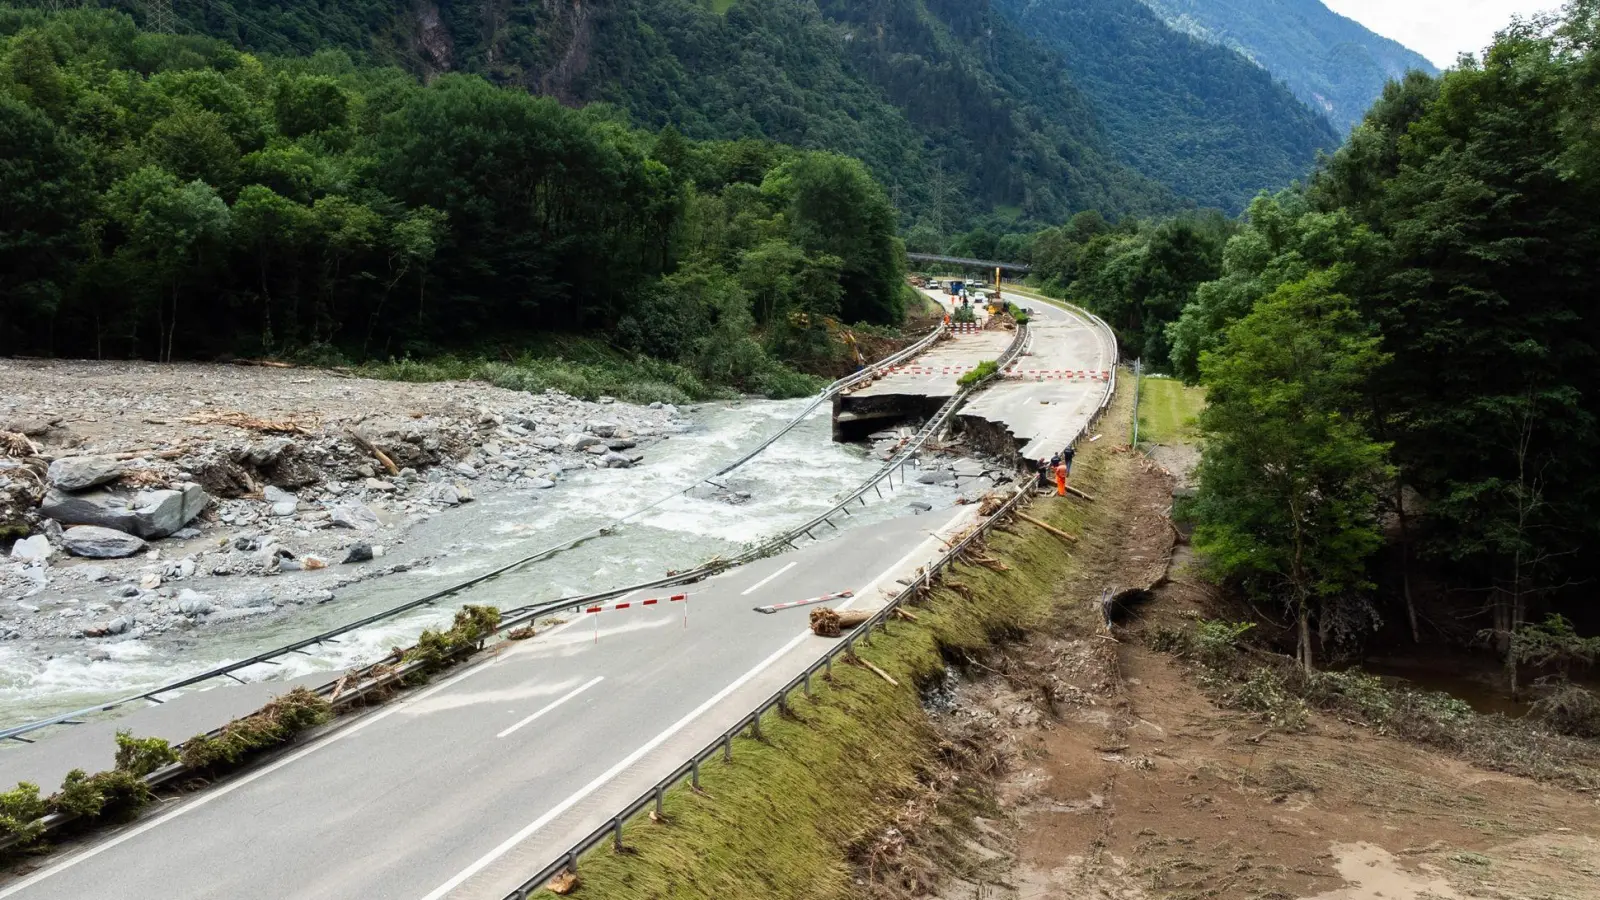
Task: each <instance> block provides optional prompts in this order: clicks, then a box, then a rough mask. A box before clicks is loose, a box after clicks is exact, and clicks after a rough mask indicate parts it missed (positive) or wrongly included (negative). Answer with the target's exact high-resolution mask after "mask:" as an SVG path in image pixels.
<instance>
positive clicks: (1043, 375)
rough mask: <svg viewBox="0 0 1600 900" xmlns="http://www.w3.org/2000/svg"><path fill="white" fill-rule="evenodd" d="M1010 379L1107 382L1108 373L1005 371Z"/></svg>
mask: <svg viewBox="0 0 1600 900" xmlns="http://www.w3.org/2000/svg"><path fill="white" fill-rule="evenodd" d="M1006 375H1007V376H1008V377H1012V378H1031V379H1033V380H1035V381H1109V380H1110V379H1111V373H1110V372H1104V371H1102V372H1087V371H1083V370H1073V369H1012V368H1008V369H1006Z"/></svg>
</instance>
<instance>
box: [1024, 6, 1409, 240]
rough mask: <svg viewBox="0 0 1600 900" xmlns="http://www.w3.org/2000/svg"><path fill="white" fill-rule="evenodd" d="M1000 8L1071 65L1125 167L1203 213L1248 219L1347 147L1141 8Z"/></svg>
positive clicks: (1278, 91)
mask: <svg viewBox="0 0 1600 900" xmlns="http://www.w3.org/2000/svg"><path fill="white" fill-rule="evenodd" d="M1313 2H1314V0H1313ZM1319 5H1320V4H1319ZM997 6H998V7H999V8H1001V9H1003V10H1005V11H1007V13H1008V14H1009V15H1011V16H1014V17H1015V18H1016V19H1017V21H1018V22H1019V24H1021V26H1022V27H1023V28H1024V29H1026V30H1027V32H1028V33H1029V34H1031V35H1034V36H1035V37H1036V38H1037V39H1038V40H1039V41H1040V42H1041V43H1043V44H1045V45H1046V46H1048V47H1050V48H1051V49H1053V50H1056V51H1057V52H1058V53H1060V55H1061V57H1062V59H1064V60H1065V61H1066V66H1067V69H1068V70H1069V71H1070V72H1071V73H1072V79H1073V81H1074V82H1075V83H1076V84H1077V85H1078V86H1079V87H1080V88H1081V89H1082V90H1083V92H1084V94H1085V95H1087V96H1088V97H1089V99H1090V100H1091V101H1092V103H1093V106H1094V112H1095V115H1096V117H1098V119H1099V120H1100V121H1101V122H1103V123H1104V125H1105V129H1106V134H1107V138H1108V140H1109V141H1110V143H1111V145H1112V146H1113V147H1115V148H1116V150H1117V153H1118V155H1120V156H1121V157H1122V158H1124V159H1126V160H1128V161H1129V162H1131V163H1132V164H1133V166H1134V168H1136V169H1138V170H1139V171H1140V172H1143V173H1144V174H1146V175H1149V176H1150V177H1152V178H1155V179H1156V180H1158V181H1160V182H1161V183H1162V184H1165V185H1168V186H1170V187H1171V188H1172V189H1173V190H1175V191H1177V192H1178V193H1179V194H1181V195H1182V196H1184V197H1186V198H1188V199H1190V200H1192V201H1194V202H1195V203H1196V204H1198V205H1200V206H1214V207H1219V208H1222V209H1226V210H1228V211H1230V212H1238V211H1240V210H1241V209H1242V208H1243V206H1244V204H1245V202H1247V201H1248V200H1249V198H1250V197H1251V196H1253V195H1254V194H1255V193H1256V192H1257V191H1260V190H1262V189H1263V188H1274V187H1278V186H1281V185H1285V184H1288V183H1289V182H1291V181H1294V180H1295V179H1297V178H1299V177H1301V176H1302V175H1303V174H1305V171H1306V169H1307V168H1308V164H1309V162H1310V161H1311V160H1313V159H1314V158H1315V156H1316V154H1317V151H1319V150H1331V149H1332V148H1333V147H1334V146H1336V145H1337V144H1338V142H1339V141H1338V136H1337V135H1336V134H1335V133H1334V131H1333V129H1332V128H1331V127H1330V126H1329V124H1328V122H1327V120H1326V119H1324V118H1323V117H1322V116H1320V115H1318V114H1316V113H1315V112H1312V111H1311V110H1310V109H1309V108H1307V107H1306V106H1304V105H1303V104H1301V103H1297V102H1295V99H1294V98H1293V97H1292V96H1291V95H1290V94H1289V92H1288V91H1287V90H1285V89H1284V87H1283V86H1282V85H1280V84H1278V83H1277V82H1276V81H1274V80H1273V76H1272V75H1270V74H1268V73H1267V71H1265V70H1263V69H1261V68H1259V67H1257V66H1255V65H1254V64H1252V63H1251V62H1250V61H1249V60H1246V59H1244V58H1243V57H1241V56H1239V54H1237V53H1235V52H1233V51H1232V50H1228V49H1225V48H1222V47H1217V46H1215V45H1212V44H1208V43H1205V42H1203V41H1200V40H1197V39H1195V38H1192V37H1190V36H1188V35H1186V34H1182V33H1179V32H1177V31H1174V30H1172V29H1171V28H1169V27H1167V25H1166V24H1164V23H1163V22H1162V21H1161V20H1160V18H1158V17H1157V16H1156V15H1155V14H1154V13H1152V12H1151V11H1150V10H1149V9H1147V8H1146V7H1145V6H1144V5H1142V4H1141V3H1138V2H1133V0H1073V2H1070V3H1063V2H1054V3H1035V2H1025V0H998V2H997ZM1379 84H1380V85H1381V82H1380V83H1379ZM1374 87H1375V88H1376V87H1377V86H1376V85H1375V86H1374ZM1080 208H1081V207H1080ZM1099 209H1100V210H1101V211H1102V212H1108V213H1109V212H1115V210H1112V209H1108V208H1107V207H1104V206H1101V207H1099Z"/></svg>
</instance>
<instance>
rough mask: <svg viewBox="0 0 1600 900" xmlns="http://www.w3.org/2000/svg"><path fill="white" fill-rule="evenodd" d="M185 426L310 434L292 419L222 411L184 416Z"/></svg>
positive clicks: (309, 431) (304, 427)
mask: <svg viewBox="0 0 1600 900" xmlns="http://www.w3.org/2000/svg"><path fill="white" fill-rule="evenodd" d="M183 422H184V424H186V425H228V426H231V427H233V428H247V429H249V430H251V431H264V432H267V433H268V434H310V433H311V429H309V428H307V427H306V426H304V425H301V424H300V423H299V422H296V421H295V420H293V419H263V418H261V417H260V416H252V415H250V414H249V413H245V412H239V411H237V410H223V411H221V412H199V413H195V414H194V415H192V416H185V417H184V418H183Z"/></svg>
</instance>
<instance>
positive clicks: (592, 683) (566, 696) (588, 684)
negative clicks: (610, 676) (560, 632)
mask: <svg viewBox="0 0 1600 900" xmlns="http://www.w3.org/2000/svg"><path fill="white" fill-rule="evenodd" d="M605 680H606V677H605V676H604V675H596V676H595V677H593V678H591V679H589V681H588V682H586V683H584V684H580V685H578V686H577V687H575V688H573V689H572V690H570V691H568V692H567V693H565V694H562V695H561V697H560V698H558V699H556V700H552V701H550V705H549V706H546V707H545V708H544V709H541V710H539V711H538V712H536V713H534V714H533V715H531V716H529V717H527V718H526V719H523V720H522V721H520V722H518V723H517V724H515V725H513V726H511V727H510V728H507V729H506V730H505V731H502V732H500V733H499V734H497V735H495V737H497V738H503V737H505V736H506V735H508V734H510V733H511V732H513V731H516V730H517V729H518V728H521V727H522V726H524V725H526V724H528V723H529V722H532V721H533V720H534V719H537V718H539V717H540V716H542V715H544V714H545V713H547V712H549V711H550V710H552V709H555V708H556V707H558V706H560V705H561V704H563V703H565V702H567V701H568V700H571V699H572V698H573V697H576V696H578V695H579V694H581V693H583V692H584V691H587V690H588V689H589V688H592V687H594V686H595V685H597V684H599V683H600V682H602V681H605Z"/></svg>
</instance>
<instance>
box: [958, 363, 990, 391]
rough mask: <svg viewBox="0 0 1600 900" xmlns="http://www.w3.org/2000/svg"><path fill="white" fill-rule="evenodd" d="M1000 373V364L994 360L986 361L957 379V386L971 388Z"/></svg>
mask: <svg viewBox="0 0 1600 900" xmlns="http://www.w3.org/2000/svg"><path fill="white" fill-rule="evenodd" d="M998 371H1000V363H998V362H996V361H995V360H992V359H986V360H984V361H983V362H981V363H978V365H977V366H976V367H975V368H973V370H972V371H971V372H968V373H967V374H965V375H963V376H961V377H960V378H959V379H957V380H956V384H958V385H960V386H961V387H970V386H972V385H974V384H977V383H978V382H980V381H982V380H983V379H985V378H988V377H989V376H990V375H993V374H994V373H996V372H998Z"/></svg>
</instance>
